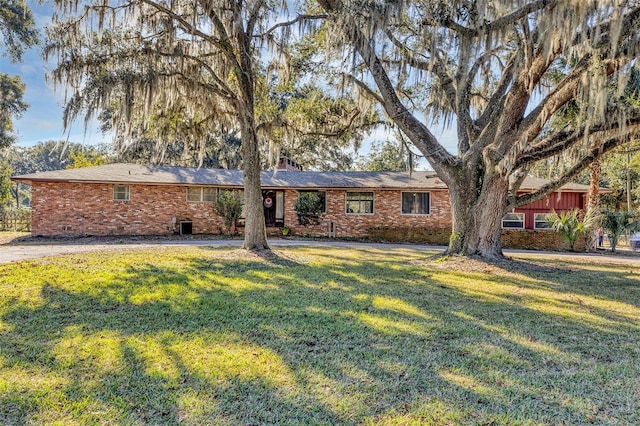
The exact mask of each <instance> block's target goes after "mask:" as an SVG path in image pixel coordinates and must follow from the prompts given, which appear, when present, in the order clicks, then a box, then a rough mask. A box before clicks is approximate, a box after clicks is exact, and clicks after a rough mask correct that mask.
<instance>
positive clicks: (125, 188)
mask: <svg viewBox="0 0 640 426" xmlns="http://www.w3.org/2000/svg"><path fill="white" fill-rule="evenodd" d="M130 199H131V188H130V186H129V185H113V201H129V200H130Z"/></svg>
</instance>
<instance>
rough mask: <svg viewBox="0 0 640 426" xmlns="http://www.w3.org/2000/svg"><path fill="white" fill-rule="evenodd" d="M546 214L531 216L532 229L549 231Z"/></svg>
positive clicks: (549, 226)
mask: <svg viewBox="0 0 640 426" xmlns="http://www.w3.org/2000/svg"><path fill="white" fill-rule="evenodd" d="M547 214H548V213H536V214H534V215H533V229H551V225H549V223H548V222H547Z"/></svg>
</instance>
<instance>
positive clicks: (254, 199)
mask: <svg viewBox="0 0 640 426" xmlns="http://www.w3.org/2000/svg"><path fill="white" fill-rule="evenodd" d="M252 111H253V110H252ZM249 114H251V113H249V112H248V111H241V112H240V115H242V116H243V119H242V120H240V133H241V136H242V156H243V172H244V203H245V226H244V245H243V247H244V248H245V249H247V250H265V249H268V248H269V245H268V244H267V228H266V226H265V224H264V209H263V207H262V186H261V182H260V153H259V150H258V137H257V135H256V132H255V127H254V126H252V125H251V124H250V122H252V121H253V120H251V119H250V117H248V115H249Z"/></svg>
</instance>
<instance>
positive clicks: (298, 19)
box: [255, 14, 329, 37]
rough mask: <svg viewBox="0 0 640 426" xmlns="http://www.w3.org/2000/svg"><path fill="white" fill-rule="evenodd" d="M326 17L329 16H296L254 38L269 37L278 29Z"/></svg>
mask: <svg viewBox="0 0 640 426" xmlns="http://www.w3.org/2000/svg"><path fill="white" fill-rule="evenodd" d="M328 17H329V15H327V14H322V15H304V14H303V15H298V16H296V18H295V19H292V20H291V21H286V22H279V23H277V24H275V25H274V26H272V27H271V28H269V29H268V30H267V31H265V32H263V33H262V34H257V35H256V36H255V37H266V36H268V35H271V33H273V32H274V31H275V30H277V29H278V28H281V27H288V26H291V25H294V24H297V23H298V22H304V21H312V20H319V19H327V18H328Z"/></svg>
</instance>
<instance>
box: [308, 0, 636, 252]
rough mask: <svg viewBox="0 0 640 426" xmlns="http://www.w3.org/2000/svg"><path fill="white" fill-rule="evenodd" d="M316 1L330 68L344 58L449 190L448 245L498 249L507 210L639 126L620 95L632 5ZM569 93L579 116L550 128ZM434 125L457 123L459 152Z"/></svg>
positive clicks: (577, 0) (546, 0)
mask: <svg viewBox="0 0 640 426" xmlns="http://www.w3.org/2000/svg"><path fill="white" fill-rule="evenodd" d="M318 3H319V5H320V6H321V7H322V8H323V9H324V10H325V11H326V12H327V14H328V18H329V19H330V23H331V25H328V26H327V29H325V34H327V35H328V36H329V37H332V38H333V40H334V42H333V44H332V45H333V46H340V48H339V49H333V52H334V53H335V54H338V55H342V56H341V57H339V56H332V58H333V59H334V61H333V62H332V63H347V62H346V61H344V60H343V61H342V62H340V61H336V60H335V59H336V58H344V57H345V56H348V55H353V61H351V62H348V64H349V67H348V68H347V67H344V68H343V69H342V71H343V72H344V73H345V74H347V75H348V77H349V79H350V81H351V82H353V84H354V85H355V86H356V88H357V89H358V90H359V91H360V92H361V93H362V94H363V95H364V96H368V97H369V98H372V99H376V100H377V101H378V102H379V104H380V105H382V107H383V109H384V110H385V111H386V113H387V115H388V116H389V118H390V119H392V120H393V121H394V122H395V124H396V125H397V126H398V128H399V129H400V130H401V131H402V132H403V133H404V135H406V137H408V138H409V139H410V141H411V142H412V143H413V144H414V146H415V147H417V148H418V149H419V150H420V151H421V152H422V153H423V154H424V156H425V157H426V158H427V159H428V161H429V162H430V164H431V165H432V167H433V168H434V169H435V171H436V172H437V173H438V175H439V176H440V178H441V179H442V180H443V181H444V182H445V183H446V184H447V186H448V187H449V191H450V201H451V206H452V211H453V229H452V237H451V240H450V244H449V248H448V253H450V254H463V255H480V256H483V257H485V258H500V257H502V249H501V243H500V235H501V219H502V217H503V215H504V214H505V213H506V212H508V211H509V210H511V209H513V208H515V207H518V206H522V205H525V204H528V203H530V202H532V201H534V200H536V199H540V198H542V197H544V196H545V195H547V194H549V193H550V192H551V191H553V190H556V189H558V188H560V187H561V186H562V185H563V184H564V183H566V182H568V181H569V180H570V179H572V178H573V177H574V176H575V175H576V174H577V173H579V172H580V171H581V170H582V169H584V168H585V167H586V166H588V165H589V164H590V163H592V162H593V161H594V160H595V159H597V158H599V157H600V156H601V155H603V153H605V152H607V151H609V150H611V149H613V148H614V147H616V146H617V145H619V144H621V143H624V142H625V141H626V140H628V138H630V137H631V136H635V135H637V134H638V123H639V122H640V115H639V114H638V111H637V109H634V108H632V106H630V105H629V104H628V103H626V102H625V101H624V96H623V94H622V92H623V91H624V87H625V84H626V82H625V78H626V76H628V75H629V74H630V69H631V68H632V67H634V66H635V63H636V60H637V56H638V53H639V52H640V43H639V42H638V41H639V28H640V20H639V18H640V3H638V2H637V1H635V0H631V1H628V0H627V1H621V0H590V1H586V0H530V1H525V0H449V1H441V0H414V1H408V2H392V1H372V2H367V3H362V2H355V1H349V0H319V1H318ZM612 87H613V88H614V90H611V88H612ZM574 101H579V102H577V104H579V105H580V106H581V107H580V111H579V116H580V117H579V119H578V120H575V121H574V124H573V125H572V126H568V127H566V128H563V129H560V130H557V131H548V129H549V123H550V121H551V120H552V119H553V117H554V116H556V115H558V114H562V113H563V109H564V108H566V107H567V106H568V105H570V104H571V103H572V102H574ZM438 120H441V122H442V120H444V121H445V122H450V123H455V126H456V131H457V139H458V140H457V152H449V151H447V150H446V149H445V147H444V146H443V144H442V143H441V141H439V140H438V137H437V136H436V132H435V131H434V125H433V124H434V121H438ZM578 148H579V149H578ZM570 149H572V150H574V152H576V153H578V155H576V156H573V157H572V158H573V159H572V162H571V164H570V165H569V166H568V167H566V168H565V171H564V173H563V174H562V175H560V176H557V178H555V179H554V180H553V181H552V182H551V183H549V184H548V185H546V186H544V187H543V188H540V189H539V190H537V191H535V192H533V193H527V194H523V193H521V192H520V191H519V188H520V185H521V183H522V181H523V179H524V177H525V176H526V175H527V171H528V169H529V168H530V167H531V166H532V165H534V164H535V163H536V162H538V161H543V160H545V159H547V158H550V157H552V156H555V155H557V154H558V153H560V152H563V151H566V150H570Z"/></svg>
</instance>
